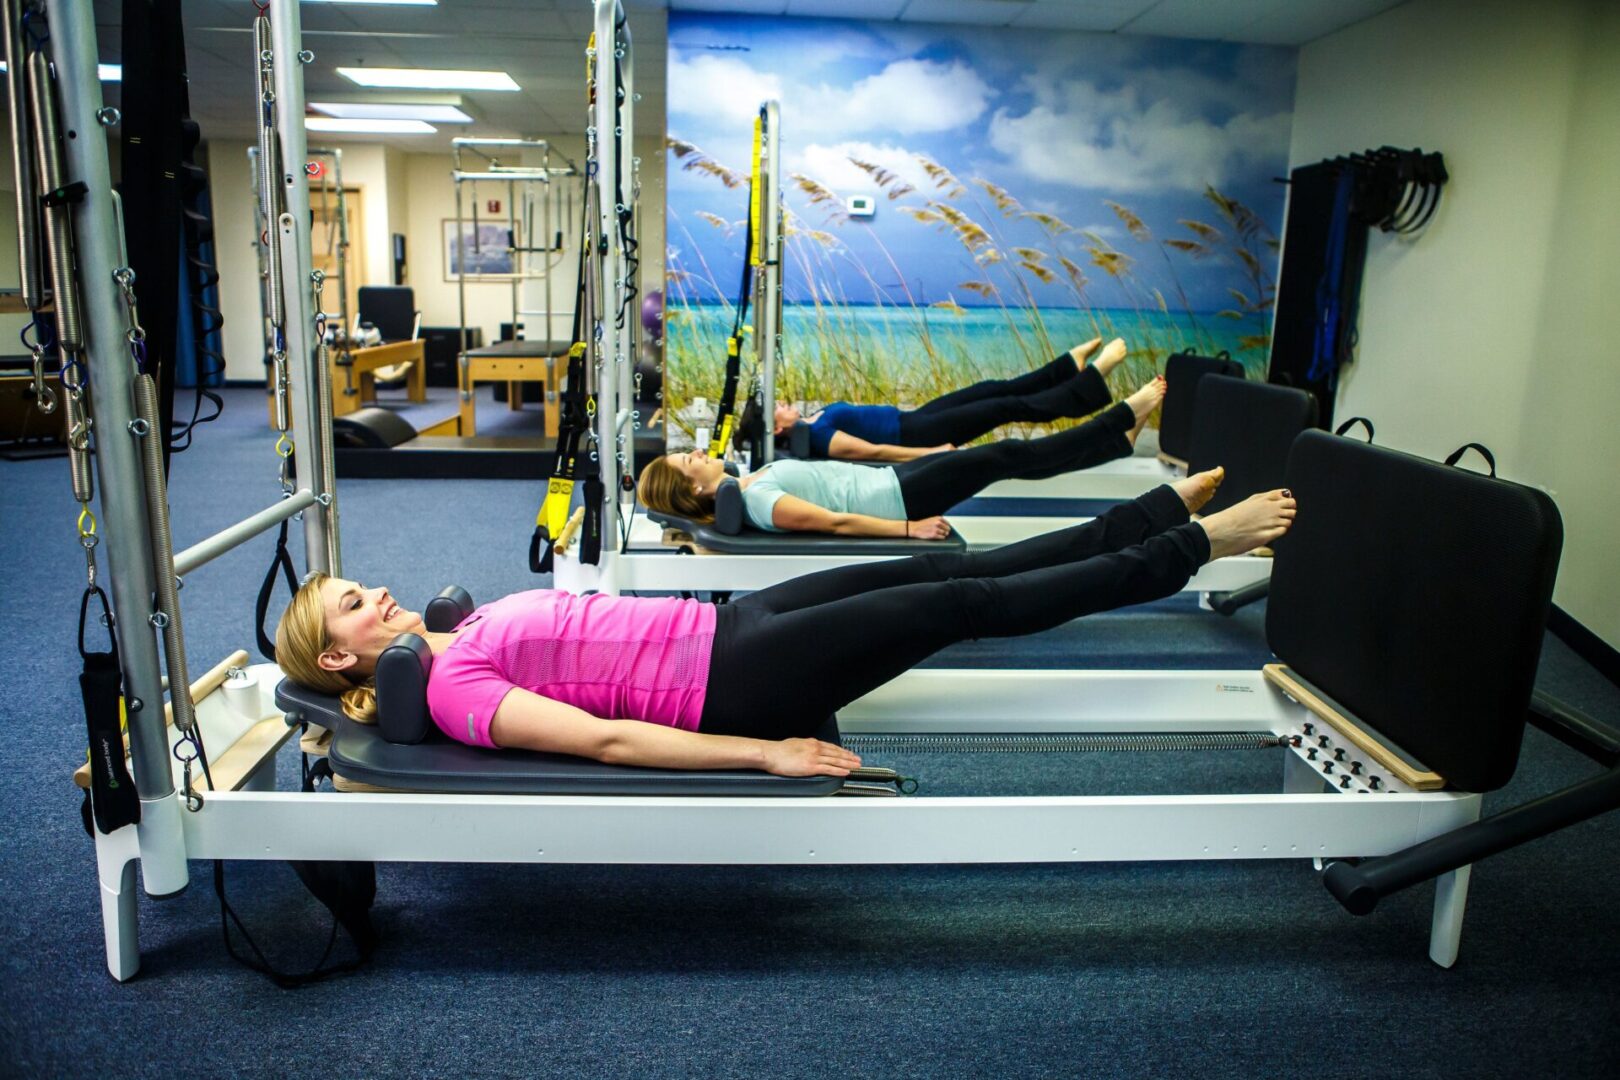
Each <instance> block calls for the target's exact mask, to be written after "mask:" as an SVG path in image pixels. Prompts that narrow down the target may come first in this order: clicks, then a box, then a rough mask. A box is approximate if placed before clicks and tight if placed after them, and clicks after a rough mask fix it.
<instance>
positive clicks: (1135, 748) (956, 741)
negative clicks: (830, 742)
mask: <svg viewBox="0 0 1620 1080" xmlns="http://www.w3.org/2000/svg"><path fill="white" fill-rule="evenodd" d="M840 741H841V742H842V743H843V745H844V748H845V749H847V750H855V751H859V752H862V753H879V752H888V753H899V752H907V753H914V754H1098V753H1136V752H1147V751H1169V750H1265V749H1268V748H1270V747H1274V746H1282V745H1284V743H1285V742H1286V740H1285V739H1284V738H1283V737H1281V736H1278V735H1267V734H1261V733H1259V732H1250V731H1215V732H1208V733H1203V732H1166V733H1154V734H1133V733H1099V734H1075V733H1066V732H1065V733H1050V734H1048V733H1021V734H1007V735H993V734H980V733H974V734H962V735H948V734H940V735H889V734H883V735H878V734H873V735H859V734H847V735H843V736H842V737H841V738H840Z"/></svg>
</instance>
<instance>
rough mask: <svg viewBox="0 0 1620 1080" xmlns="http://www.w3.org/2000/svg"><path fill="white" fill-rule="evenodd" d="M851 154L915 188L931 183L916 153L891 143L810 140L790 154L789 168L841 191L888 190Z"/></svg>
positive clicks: (843, 192)
mask: <svg viewBox="0 0 1620 1080" xmlns="http://www.w3.org/2000/svg"><path fill="white" fill-rule="evenodd" d="M851 158H855V159H856V160H858V161H864V162H866V163H867V164H869V165H876V166H877V167H878V168H880V169H885V170H887V171H889V172H891V173H894V174H895V175H896V176H898V177H899V178H900V179H901V180H902V181H904V182H905V183H907V184H910V185H911V186H912V187H914V188H918V189H925V188H926V187H927V186H928V185H930V184H931V183H932V181H930V180H929V179H928V174H927V173H926V172H924V171H923V167H922V166H921V165H920V164H918V162H917V155H916V154H914V153H913V152H912V151H910V150H907V149H906V148H905V147H903V146H895V145H893V144H892V143H884V144H882V145H881V146H880V145H876V144H874V143H869V142H841V143H833V144H830V145H825V144H821V143H811V144H810V145H809V146H806V147H805V148H804V150H803V151H802V152H800V153H796V154H789V155H788V160H787V165H788V168H789V169H790V170H791V171H793V172H799V173H803V174H804V175H806V176H808V177H810V178H811V179H812V180H815V181H816V182H817V183H819V184H822V185H824V186H826V187H828V188H831V189H832V190H833V191H835V192H837V193H838V194H840V195H859V194H871V193H874V192H882V191H885V190H887V189H884V188H881V187H880V186H879V185H878V182H877V181H876V180H874V179H873V178H872V175H871V174H870V173H868V172H867V171H866V170H865V169H862V168H859V167H858V166H856V165H855V163H854V162H852V161H851V160H850V159H851ZM891 186H892V185H891Z"/></svg>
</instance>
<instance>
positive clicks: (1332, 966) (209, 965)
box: [0, 391, 1620, 1078]
mask: <svg viewBox="0 0 1620 1080" xmlns="http://www.w3.org/2000/svg"><path fill="white" fill-rule="evenodd" d="M227 398H228V402H227V413H226V417H225V419H223V420H222V421H220V422H219V423H217V424H215V425H213V426H212V427H211V428H207V429H203V430H201V431H199V433H198V436H197V446H196V448H195V449H194V450H192V451H191V452H189V453H187V454H184V455H181V456H179V457H177V458H176V459H175V465H174V472H173V478H172V493H171V502H172V504H173V511H174V512H173V517H174V521H175V532H176V542H177V544H178V545H179V546H184V545H186V544H188V543H191V542H193V541H194V540H196V539H198V538H200V537H202V536H204V535H206V534H208V533H211V532H212V531H214V530H216V529H218V528H220V527H222V526H224V525H226V524H228V523H230V522H232V521H235V520H238V519H240V518H241V517H243V516H245V515H246V514H247V513H249V512H251V511H253V510H255V509H258V508H259V507H261V506H263V505H267V504H268V503H269V502H271V501H273V499H274V497H275V494H276V487H275V483H274V475H275V458H274V453H273V450H272V445H273V443H274V438H273V436H272V435H271V434H270V433H269V432H268V431H267V430H266V429H265V426H264V417H265V409H264V403H263V400H262V395H260V394H259V393H257V392H254V391H231V392H229V393H228V394H227ZM495 411H496V410H494V409H492V410H491V412H492V413H494V412H495ZM340 490H341V491H342V496H343V501H342V506H343V520H342V529H343V540H344V548H345V552H346V558H347V567H346V570H347V572H348V574H349V576H352V577H358V578H360V579H361V580H363V581H366V582H384V583H387V584H389V585H390V586H391V587H392V588H393V589H394V590H395V592H396V593H398V594H399V595H400V596H401V597H404V598H407V599H411V598H416V599H418V600H420V599H425V598H426V597H428V596H430V595H431V594H432V593H433V592H435V591H436V590H437V589H438V588H439V587H441V586H442V585H443V584H445V583H447V582H451V581H456V582H460V583H461V584H463V585H465V586H466V587H467V588H468V589H470V590H471V591H472V592H473V594H474V595H475V596H476V597H490V596H495V595H499V594H501V593H504V592H508V591H511V590H515V589H520V588H531V587H534V586H535V585H536V584H543V583H544V582H543V579H535V578H533V577H531V576H530V575H529V574H528V573H527V569H526V566H525V556H526V550H525V548H526V544H527V536H528V533H529V529H530V526H531V524H532V521H533V514H534V506H535V500H536V498H537V497H538V495H539V486H538V484H528V483H514V482H502V481H380V480H377V481H349V482H346V483H345V484H343V485H342V487H341V489H340ZM76 512H77V510H76V507H75V506H74V505H73V503H72V502H71V499H70V496H69V491H68V484H67V474H66V467H65V464H64V463H63V462H62V461H38V462H29V463H13V462H0V657H3V658H4V665H5V666H4V670H5V672H6V678H5V679H4V681H3V682H0V724H3V727H4V733H5V739H4V744H3V745H4V748H5V760H6V763H7V766H8V768H7V770H6V776H7V779H6V780H4V781H0V835H3V836H4V847H3V849H0V908H3V910H4V911H5V912H6V913H7V916H8V918H9V922H7V923H6V924H5V925H6V933H5V936H4V949H3V950H0V1076H7V1077H9V1076H26V1077H53V1078H54V1077H78V1076H97V1077H103V1076H119V1077H144V1076H173V1075H183V1076H185V1075H196V1076H201V1077H278V1078H290V1077H303V1076H310V1077H322V1078H329V1077H333V1076H341V1077H350V1076H353V1077H390V1076H412V1077H441V1076H442V1077H465V1076H513V1077H517V1076H523V1077H530V1076H560V1077H582V1076H585V1077H594V1076H628V1077H643V1076H683V1077H684V1076H697V1077H760V1076H818V1077H820V1076H836V1075H862V1076H884V1077H899V1076H904V1077H910V1076H949V1077H957V1076H964V1077H966V1076H1181V1075H1186V1076H1200V1077H1203V1076H1210V1077H1260V1076H1291V1075H1306V1074H1324V1073H1325V1074H1334V1073H1349V1074H1357V1075H1359V1074H1374V1075H1377V1074H1392V1075H1399V1076H1403V1077H1407V1076H1410V1077H1425V1076H1434V1077H1441V1076H1444V1077H1448V1078H1449V1077H1456V1076H1504V1077H1506V1076H1515V1077H1516V1076H1543V1075H1546V1076H1568V1077H1575V1076H1605V1077H1607V1076H1613V1075H1615V1073H1616V1069H1617V1067H1620V1053H1617V1051H1616V1050H1615V1042H1616V1036H1615V1034H1614V1030H1615V1026H1614V1025H1615V1021H1616V1020H1617V1019H1620V993H1617V990H1616V980H1615V974H1614V973H1615V971H1616V970H1617V969H1620V934H1617V933H1616V932H1615V929H1614V927H1615V923H1614V921H1613V919H1614V912H1615V909H1616V886H1617V885H1620V869H1617V865H1616V859H1615V855H1614V852H1615V851H1616V850H1617V841H1620V816H1617V815H1610V816H1609V817H1606V818H1600V819H1597V820H1595V821H1592V822H1588V823H1586V824H1584V825H1580V826H1577V827H1575V828H1572V829H1569V830H1566V831H1565V832H1563V833H1560V834H1558V835H1555V836H1553V837H1550V838H1548V839H1546V840H1543V841H1541V842H1539V843H1536V844H1533V845H1530V846H1528V847H1524V848H1520V849H1519V850H1517V851H1514V852H1511V853H1509V854H1506V855H1503V856H1499V857H1497V858H1495V859H1492V860H1490V861H1488V862H1486V863H1483V864H1481V865H1480V866H1479V867H1478V868H1476V870H1475V873H1474V884H1473V891H1472V894H1471V897H1470V902H1469V908H1468V921H1467V926H1466V928H1465V931H1464V935H1463V953H1462V959H1461V961H1460V962H1459V963H1458V965H1457V966H1456V967H1455V968H1454V969H1452V970H1450V971H1442V970H1440V969H1438V968H1436V967H1434V966H1433V965H1432V964H1430V963H1429V961H1428V959H1427V939H1428V929H1429V915H1430V902H1431V899H1432V895H1433V889H1432V887H1422V888H1417V889H1413V890H1411V891H1409V892H1407V893H1405V894H1401V895H1399V896H1397V897H1394V898H1392V899H1390V900H1388V901H1386V902H1385V903H1384V904H1383V905H1381V906H1380V908H1379V910H1378V911H1377V912H1376V913H1375V914H1374V915H1372V916H1370V917H1367V918H1363V919H1354V918H1351V917H1350V916H1348V915H1346V914H1345V913H1344V912H1343V911H1342V910H1340V909H1339V907H1338V905H1337V904H1335V903H1334V902H1333V901H1332V900H1331V898H1330V897H1329V896H1328V895H1327V893H1326V892H1325V891H1324V890H1323V889H1322V887H1321V884H1320V883H1319V881H1318V880H1317V878H1316V876H1315V875H1314V874H1313V873H1312V872H1311V870H1310V867H1309V864H1306V863H1300V862H1283V861H1276V862H1246V863H1241V864H1227V863H1166V864H1131V865H1126V864H1100V865H1080V866H1036V867H988V868H986V867H958V866H937V867H865V868H842V867H810V868H726V867H695V868H664V867H569V866H545V867H534V866H516V867H511V866H467V865H432V866H430V865H414V864H412V865H406V864H386V865H383V866H380V867H379V868H378V878H379V899H378V904H377V913H376V914H377V921H378V925H379V927H380V929H381V931H382V933H383V935H384V944H383V946H382V948H381V950H380V951H379V953H378V954H377V957H376V959H375V961H374V962H373V964H372V965H371V966H370V967H369V968H368V969H366V970H365V971H364V972H363V973H361V974H359V975H356V976H352V977H348V978H344V979H340V980H337V981H335V982H332V983H329V984H325V985H321V986H318V987H314V988H310V989H307V990H302V991H297V992H290V993H288V992H282V991H279V990H276V989H275V988H273V987H272V986H270V985H269V984H268V983H267V982H265V981H264V980H263V979H261V978H260V977H259V976H257V975H254V974H251V973H249V972H247V971H246V970H244V969H242V968H240V967H238V966H237V965H235V964H234V963H233V962H231V961H230V960H229V959H228V958H227V957H226V955H225V953H224V950H223V948H222V947H221V944H220V940H219V919H218V912H217V908H216V906H215V904H214V899H213V895H212V890H211V888H210V886H209V883H208V879H207V867H206V866H205V865H204V864H193V874H192V887H191V888H190V890H188V891H187V892H186V893H185V894H184V895H182V896H180V897H179V898H177V899H174V900H170V901H167V902H163V903H154V902H151V901H147V900H144V899H143V900H142V901H141V936H142V971H141V974H140V975H139V977H138V978H137V979H135V980H134V981H133V982H131V983H129V984H127V985H123V986H120V985H117V984H115V983H113V982H112V981H111V980H110V979H109V977H108V976H107V974H106V971H105V967H104V962H103V954H102V938H101V927H100V919H99V911H98V905H97V892H96V884H95V876H94V859H93V853H92V847H91V843H90V841H89V840H88V839H87V838H86V837H85V835H84V833H83V831H82V830H81V827H80V824H79V813H78V792H77V790H76V789H75V788H73V786H72V784H71V782H70V780H69V773H70V772H71V770H72V768H73V767H74V765H75V764H77V763H78V762H79V761H82V760H83V753H84V729H83V720H82V716H81V713H80V706H79V700H78V690H77V687H76V685H75V680H74V674H75V672H76V659H77V658H76V656H75V655H74V647H73V637H74V628H75V620H76V617H77V607H78V597H79V592H80V590H81V588H82V585H83V577H82V575H83V560H82V558H81V556H80V554H79V551H78V548H77V546H76V544H75V542H74V532H73V520H74V517H75V515H76ZM271 549H272V539H271V538H270V537H264V538H261V539H260V540H258V541H255V542H253V543H251V544H249V545H248V546H247V547H246V548H245V549H242V550H239V551H237V552H234V553H232V554H230V555H228V556H225V557H224V558H221V559H219V560H218V561H216V562H214V563H212V564H210V565H209V566H207V567H204V568H202V569H201V570H199V571H197V572H196V573H194V574H193V575H192V576H191V578H190V579H188V581H187V583H186V589H185V593H184V605H185V619H186V629H187V634H188V640H189V643H190V648H189V650H188V651H189V654H190V656H191V659H192V667H193V669H194V670H198V669H202V668H206V667H207V666H210V665H211V664H212V663H213V662H214V661H215V660H216V659H217V658H219V657H222V656H224V655H225V654H226V653H228V652H229V651H230V650H232V649H234V648H237V647H245V648H250V649H251V646H252V641H253V632H252V604H253V597H254V595H255V593H256V591H257V588H258V583H259V580H260V578H261V577H262V575H263V573H264V570H265V567H266V566H267V565H268V562H269V559H270V554H271ZM1262 625H1263V611H1261V610H1258V609H1255V610H1249V611H1246V612H1244V613H1242V614H1241V615H1240V616H1238V617H1237V618H1235V619H1232V620H1222V619H1219V618H1217V617H1215V616H1212V615H1210V614H1208V613H1205V612H1199V611H1197V610H1196V608H1195V607H1194V606H1193V604H1192V602H1191V600H1190V599H1182V598H1177V599H1175V600H1172V601H1168V602H1165V603H1163V604H1155V605H1150V606H1148V607H1145V608H1141V609H1137V610H1134V611H1129V612H1123V613H1118V614H1115V615H1109V616H1099V617H1095V618H1092V619H1088V620H1085V621H1083V622H1080V623H1075V624H1071V625H1070V626H1066V627H1063V628H1061V629H1059V630H1056V631H1053V632H1051V633H1048V634H1043V635H1040V636H1038V637H1035V638H1029V639H1024V640H1022V641H1017V642H977V643H971V644H967V645H962V646H958V647H955V648H953V649H951V650H950V651H949V652H948V653H946V654H943V655H941V656H940V657H939V658H938V660H937V662H938V663H939V664H942V665H950V666H963V665H966V666H1001V667H1026V668H1039V667H1056V666H1087V667H1139V668H1158V667H1177V668H1186V667H1209V668H1220V667H1252V666H1254V665H1256V664H1258V663H1260V662H1261V661H1262V660H1263V659H1264V658H1265V657H1266V655H1267V653H1266V649H1265V645H1264V640H1263V637H1262V632H1261V627H1262ZM1541 683H1542V685H1543V686H1544V687H1545V688H1546V689H1549V690H1551V691H1553V692H1556V693H1559V694H1561V695H1563V696H1564V697H1566V698H1568V699H1570V700H1571V701H1573V702H1574V703H1575V704H1577V705H1579V706H1581V707H1583V708H1585V709H1587V710H1589V711H1591V712H1592V713H1594V714H1595V715H1597V716H1599V717H1602V718H1604V719H1606V720H1608V721H1609V722H1611V723H1617V722H1620V693H1617V692H1616V691H1615V689H1614V688H1613V687H1612V686H1610V685H1609V684H1607V683H1605V682H1603V681H1602V680H1601V679H1600V678H1599V677H1598V676H1597V675H1596V674H1595V673H1594V672H1592V671H1591V670H1590V669H1588V668H1587V667H1585V665H1583V664H1582V663H1581V662H1580V661H1579V660H1578V659H1576V658H1575V657H1573V656H1572V655H1571V654H1570V653H1569V652H1568V651H1567V650H1565V649H1564V648H1563V647H1562V646H1560V645H1559V644H1558V643H1557V642H1556V641H1550V642H1549V646H1548V649H1547V651H1546V654H1545V656H1544V660H1543V664H1542V675H1541ZM900 764H901V765H902V767H903V768H904V769H905V771H907V772H910V773H915V774H917V775H919V776H921V777H922V778H923V779H924V781H925V785H926V786H925V789H924V791H925V793H926V794H936V795H937V794H966V793H981V792H985V793H988V792H997V793H1013V792H1030V793H1060V792H1067V793H1085V794H1102V793H1109V792H1126V791H1130V792H1160V791H1162V792H1171V791H1266V790H1275V787H1276V784H1277V780H1278V774H1279V772H1280V762H1279V760H1278V759H1277V758H1276V757H1274V756H1272V755H1270V754H1268V753H1259V754H1255V753H1248V754H1241V753H1240V754H1203V755H1175V754H1164V755H1135V756H1127V755H1117V754H1114V755H1094V756H1085V755H1075V756H1067V755H1050V756H1048V755H1032V756H1029V757H1024V758H1017V757H1007V758H1000V759H998V758H994V757H991V756H983V757H978V756H948V757H947V756H938V757H930V756H926V755H920V756H916V757H914V758H911V759H908V760H906V761H903V762H900ZM281 765H282V777H283V782H284V784H285V783H287V782H289V780H290V778H291V777H292V776H294V775H295V774H296V771H297V767H296V754H295V753H294V752H292V751H291V749H290V748H289V750H288V751H284V757H283V759H282V762H281ZM1593 771H1594V768H1593V767H1592V766H1591V765H1589V764H1587V763H1585V762H1584V761H1583V760H1581V759H1580V758H1579V757H1578V756H1577V755H1575V754H1574V753H1573V752H1571V751H1569V750H1567V749H1565V748H1564V747H1562V746H1560V745H1559V744H1557V743H1555V742H1553V741H1552V740H1551V739H1549V738H1546V737H1545V736H1542V735H1541V734H1540V733H1538V732H1535V731H1533V730H1532V731H1531V732H1529V734H1528V735H1527V737H1526V743H1525V751H1524V757H1523V761H1522V763H1521V766H1520V769H1519V772H1518V775H1517V776H1516V777H1515V779H1514V781H1513V783H1512V784H1511V785H1510V786H1509V787H1508V788H1507V789H1505V790H1504V791H1502V792H1499V793H1496V794H1493V795H1491V796H1489V797H1488V798H1487V800H1486V807H1487V812H1488V811H1489V810H1490V809H1491V808H1492V807H1502V806H1508V805H1512V804H1514V803H1516V802H1519V801H1522V800H1523V799H1524V798H1526V797H1529V796H1533V795H1535V794H1537V793H1540V792H1545V791H1550V790H1553V789H1555V788H1557V787H1559V786H1562V785H1564V784H1567V783H1570V782H1572V781H1573V780H1575V779H1578V778H1580V777H1582V776H1585V775H1589V774H1590V773H1592V772H1593ZM229 880H230V886H231V889H232V893H233V896H234V898H235V901H236V904H237V906H238V908H239V910H240V912H241V914H242V916H243V918H244V919H245V920H246V921H247V922H248V924H249V925H250V926H252V927H253V928H254V929H255V931H256V932H257V934H258V936H259V937H260V939H261V941H262V942H263V943H265V944H266V946H267V949H268V950H269V951H270V952H271V953H272V954H273V955H274V956H275V957H276V959H277V960H279V961H280V962H281V963H282V965H283V966H285V967H288V968H298V967H301V966H304V965H307V964H309V963H311V962H313V960H314V959H315V957H316V956H317V955H318V953H319V950H320V947H321V945H322V944H324V940H325V929H326V926H327V922H326V917H325V914H324V912H323V911H321V910H320V909H319V908H318V906H317V905H316V904H315V902H314V901H313V900H311V899H310V898H309V896H308V895H307V894H306V893H305V892H304V891H303V889H302V887H301V886H300V885H299V884H298V883H297V881H296V879H295V878H294V877H293V875H292V873H291V871H290V870H288V869H287V868H286V867H284V866H282V865H280V864H232V865H231V868H230V871H229Z"/></svg>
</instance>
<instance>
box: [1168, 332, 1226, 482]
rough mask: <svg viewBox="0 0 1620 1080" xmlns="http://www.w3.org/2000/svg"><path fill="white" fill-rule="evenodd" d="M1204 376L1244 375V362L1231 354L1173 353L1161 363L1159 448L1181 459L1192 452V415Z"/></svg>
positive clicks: (1183, 459) (1186, 458) (1186, 457)
mask: <svg viewBox="0 0 1620 1080" xmlns="http://www.w3.org/2000/svg"><path fill="white" fill-rule="evenodd" d="M1205 375H1229V376H1231V377H1232V378H1234V379H1241V378H1243V365H1242V364H1240V363H1238V362H1237V361H1236V360H1233V359H1232V357H1231V355H1230V354H1229V353H1226V352H1224V351H1223V352H1221V353H1220V354H1218V355H1216V356H1198V355H1196V354H1193V353H1176V354H1174V355H1172V356H1171V357H1170V359H1168V360H1166V361H1165V362H1164V381H1165V397H1164V408H1163V410H1162V411H1161V412H1160V414H1159V449H1160V450H1161V451H1163V452H1164V453H1166V454H1168V455H1170V456H1171V457H1173V458H1179V459H1180V460H1182V461H1186V460H1188V458H1189V457H1191V455H1192V426H1193V414H1194V411H1195V406H1196V405H1197V401H1198V398H1197V393H1198V383H1199V380H1201V379H1203V377H1204V376H1205Z"/></svg>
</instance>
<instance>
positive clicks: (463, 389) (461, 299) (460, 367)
mask: <svg viewBox="0 0 1620 1080" xmlns="http://www.w3.org/2000/svg"><path fill="white" fill-rule="evenodd" d="M454 166H455V167H454V168H453V169H452V170H451V174H452V176H453V178H454V179H453V182H454V184H455V186H456V231H455V234H454V235H453V236H452V237H451V240H450V245H451V246H450V254H451V257H452V258H453V259H454V260H455V264H456V319H457V322H458V323H459V324H460V326H461V349H460V351H459V352H457V353H456V391H457V393H458V394H459V395H460V397H461V400H462V401H467V400H468V399H470V398H471V397H472V394H471V393H469V391H471V390H472V382H471V381H470V380H469V378H468V375H469V374H470V373H471V362H470V361H469V360H468V359H467V350H468V349H469V348H470V347H471V346H469V345H468V344H467V246H466V244H464V243H462V238H461V236H462V234H461V147H459V146H458V147H456V149H455V163H454ZM474 194H475V195H476V194H477V192H474ZM457 430H458V432H459V433H460V434H462V435H465V434H467V432H465V431H460V429H459V428H458V429H457Z"/></svg>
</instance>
